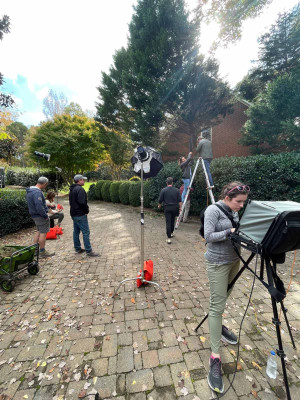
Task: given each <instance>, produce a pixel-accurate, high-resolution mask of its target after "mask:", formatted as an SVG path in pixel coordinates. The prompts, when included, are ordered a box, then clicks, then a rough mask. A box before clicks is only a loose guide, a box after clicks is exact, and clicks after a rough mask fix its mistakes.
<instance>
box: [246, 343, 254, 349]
mask: <svg viewBox="0 0 300 400" xmlns="http://www.w3.org/2000/svg"><path fill="white" fill-rule="evenodd" d="M244 347H245V349H247V350H253V348H252V347H251V346H250V345H249V344H245V346H244Z"/></svg>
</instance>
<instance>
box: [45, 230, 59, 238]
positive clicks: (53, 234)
mask: <svg viewBox="0 0 300 400" xmlns="http://www.w3.org/2000/svg"><path fill="white" fill-rule="evenodd" d="M46 239H47V240H54V239H57V231H56V227H54V228H50V231H49V232H48V233H47V235H46Z"/></svg>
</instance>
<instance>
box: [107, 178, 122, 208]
mask: <svg viewBox="0 0 300 400" xmlns="http://www.w3.org/2000/svg"><path fill="white" fill-rule="evenodd" d="M121 184H122V182H121V181H115V182H112V184H111V185H110V188H109V192H110V199H111V201H112V202H113V203H120V196H119V187H120V185H121Z"/></svg>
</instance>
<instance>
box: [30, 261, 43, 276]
mask: <svg viewBox="0 0 300 400" xmlns="http://www.w3.org/2000/svg"><path fill="white" fill-rule="evenodd" d="M27 270H28V272H29V273H30V275H36V274H37V273H38V272H39V270H40V267H39V264H38V263H37V262H36V261H34V262H32V263H31V264H29V265H28V268H27Z"/></svg>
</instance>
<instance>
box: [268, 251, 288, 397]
mask: <svg viewBox="0 0 300 400" xmlns="http://www.w3.org/2000/svg"><path fill="white" fill-rule="evenodd" d="M265 261H266V270H267V276H268V283H269V285H270V286H273V282H274V279H273V271H272V267H271V263H270V260H268V259H266V260H265ZM271 300H272V308H273V315H274V318H273V319H272V322H273V324H274V325H275V328H276V334H277V342H278V348H279V349H278V350H277V351H276V352H277V355H278V356H279V357H280V360H281V366H282V373H283V380H284V385H285V390H286V396H287V399H288V400H291V394H290V388H289V383H288V378H287V373H286V366H285V361H284V358H285V353H284V350H283V347H282V340H281V332H280V324H281V323H280V321H279V318H278V311H277V304H276V301H275V299H274V297H273V296H271Z"/></svg>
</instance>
